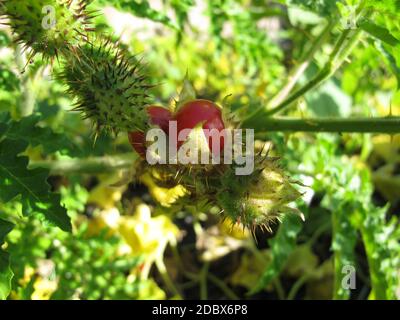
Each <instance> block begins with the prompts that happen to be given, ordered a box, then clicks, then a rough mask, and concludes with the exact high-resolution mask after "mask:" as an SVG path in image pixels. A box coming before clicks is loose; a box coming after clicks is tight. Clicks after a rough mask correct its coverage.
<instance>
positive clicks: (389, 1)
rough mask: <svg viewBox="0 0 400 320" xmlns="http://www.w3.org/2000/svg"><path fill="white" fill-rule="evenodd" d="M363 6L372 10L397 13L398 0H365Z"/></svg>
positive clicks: (399, 2) (399, 3)
mask: <svg viewBox="0 0 400 320" xmlns="http://www.w3.org/2000/svg"><path fill="white" fill-rule="evenodd" d="M365 7H366V8H371V9H372V10H373V11H374V12H380V13H385V14H391V15H399V13H400V0H366V2H365Z"/></svg>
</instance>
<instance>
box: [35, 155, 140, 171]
mask: <svg viewBox="0 0 400 320" xmlns="http://www.w3.org/2000/svg"><path fill="white" fill-rule="evenodd" d="M137 158H138V157H137V155H136V154H135V153H134V152H131V153H127V154H120V155H115V156H105V157H93V158H86V159H61V160H44V161H31V163H30V165H29V167H30V168H31V169H34V168H45V169H48V170H50V173H51V174H63V175H65V174H83V173H88V174H97V173H106V172H113V171H115V170H119V169H127V168H131V167H132V166H133V164H134V162H135V161H136V160H137Z"/></svg>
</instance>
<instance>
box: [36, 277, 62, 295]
mask: <svg viewBox="0 0 400 320" xmlns="http://www.w3.org/2000/svg"><path fill="white" fill-rule="evenodd" d="M33 289H34V291H33V293H32V295H31V299H32V300H49V299H50V297H51V295H52V294H53V292H54V291H56V290H57V281H55V280H49V279H45V278H42V277H38V278H37V279H36V280H35V283H34V284H33Z"/></svg>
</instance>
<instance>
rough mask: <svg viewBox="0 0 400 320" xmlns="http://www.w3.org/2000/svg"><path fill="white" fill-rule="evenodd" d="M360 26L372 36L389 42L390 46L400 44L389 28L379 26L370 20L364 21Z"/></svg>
mask: <svg viewBox="0 0 400 320" xmlns="http://www.w3.org/2000/svg"><path fill="white" fill-rule="evenodd" d="M359 27H360V28H361V29H363V30H364V31H366V32H368V33H369V34H370V35H371V36H373V37H375V38H377V39H379V40H381V41H383V42H385V43H387V44H388V45H390V46H396V45H398V44H400V41H399V40H398V39H396V38H395V37H394V36H393V35H392V34H391V33H390V31H389V30H388V29H386V28H384V27H381V26H378V25H377V24H375V23H373V22H371V21H369V20H365V21H362V22H361V23H360V24H359Z"/></svg>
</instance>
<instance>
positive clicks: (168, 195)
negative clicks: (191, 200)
mask: <svg viewBox="0 0 400 320" xmlns="http://www.w3.org/2000/svg"><path fill="white" fill-rule="evenodd" d="M141 181H142V182H143V183H144V184H145V185H146V186H147V187H148V188H149V191H150V194H151V196H152V197H153V198H154V199H155V200H156V201H157V202H159V203H160V204H161V205H162V206H164V207H169V206H171V204H174V203H175V202H176V201H177V200H178V199H179V198H181V197H183V196H185V195H186V194H187V191H186V189H185V188H184V187H183V186H181V185H177V186H175V187H173V188H162V187H159V186H158V185H157V184H156V183H155V182H154V180H153V179H152V178H151V176H150V175H149V174H144V175H143V176H142V177H141Z"/></svg>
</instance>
